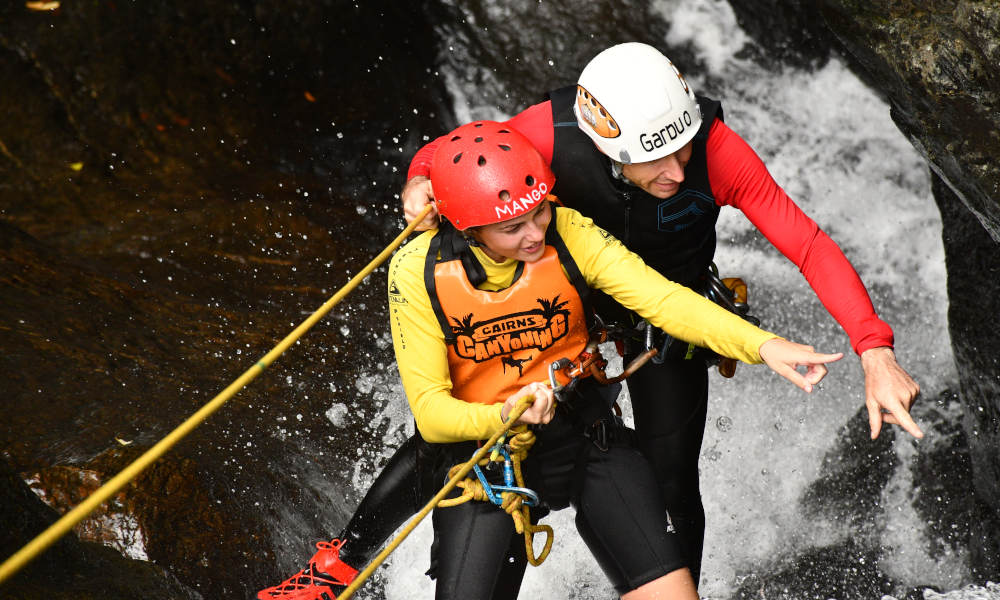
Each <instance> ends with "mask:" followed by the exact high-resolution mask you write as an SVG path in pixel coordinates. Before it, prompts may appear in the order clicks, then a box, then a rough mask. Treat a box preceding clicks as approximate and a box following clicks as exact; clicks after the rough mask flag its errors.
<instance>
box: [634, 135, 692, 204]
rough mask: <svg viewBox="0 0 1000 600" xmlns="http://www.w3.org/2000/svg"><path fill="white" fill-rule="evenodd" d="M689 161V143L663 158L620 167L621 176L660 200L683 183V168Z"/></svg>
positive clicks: (672, 193)
mask: <svg viewBox="0 0 1000 600" xmlns="http://www.w3.org/2000/svg"><path fill="white" fill-rule="evenodd" d="M690 160H691V142H688V143H687V144H685V145H684V147H683V148H681V149H680V150H678V151H677V152H674V153H673V154H668V155H666V156H664V157H663V158H658V159H656V160H651V161H649V162H643V163H633V164H630V165H622V174H624V175H625V177H627V178H628V180H629V181H631V182H632V183H634V184H635V185H637V186H639V187H641V188H642V189H643V190H645V191H646V193H648V194H650V195H651V196H655V197H656V198H659V199H661V200H663V199H665V198H669V197H671V196H673V195H674V194H676V193H677V190H679V189H680V187H681V183H682V182H683V181H684V167H686V166H687V164H688V161H690Z"/></svg>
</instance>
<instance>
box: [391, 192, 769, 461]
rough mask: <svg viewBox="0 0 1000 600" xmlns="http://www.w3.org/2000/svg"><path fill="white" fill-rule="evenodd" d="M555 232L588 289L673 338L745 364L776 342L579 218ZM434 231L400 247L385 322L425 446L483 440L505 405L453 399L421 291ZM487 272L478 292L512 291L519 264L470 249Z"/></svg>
mask: <svg viewBox="0 0 1000 600" xmlns="http://www.w3.org/2000/svg"><path fill="white" fill-rule="evenodd" d="M549 227H556V228H557V230H558V233H559V235H560V236H562V238H563V240H564V242H565V243H566V247H567V248H568V249H569V251H570V254H571V255H572V256H573V259H574V260H575V261H576V263H577V266H578V267H579V268H580V272H581V273H582V274H583V278H584V280H585V281H586V283H587V285H588V286H590V287H591V288H595V289H599V290H602V291H604V292H605V293H607V294H608V295H610V296H611V297H613V298H614V299H615V300H617V301H618V302H619V303H621V304H622V305H623V306H625V307H626V308H629V309H631V310H634V311H635V312H637V313H638V314H639V315H641V316H643V317H644V318H645V319H647V320H648V321H649V322H650V323H652V324H653V325H655V326H657V327H659V328H660V329H662V330H664V331H666V332H667V333H669V334H670V335H672V336H673V337H675V338H678V339H681V340H684V341H686V342H692V343H694V344H696V345H699V346H703V347H706V348H710V349H712V350H714V351H715V352H717V353H719V354H720V355H723V356H729V357H731V358H735V359H738V360H741V361H743V362H747V363H759V362H761V358H760V354H759V353H758V349H759V348H760V346H761V344H763V343H764V342H766V341H767V340H769V339H772V338H775V337H777V336H776V335H774V334H772V333H769V332H766V331H764V330H762V329H759V328H757V327H755V326H753V325H751V324H750V323H748V322H746V321H744V320H743V319H741V318H740V317H738V316H737V315H734V314H732V313H730V312H729V311H727V310H725V309H723V308H721V307H719V306H717V305H716V304H714V303H713V302H711V301H709V300H707V299H705V298H704V297H702V296H701V295H699V294H697V293H695V292H694V291H692V290H690V289H688V288H686V287H684V286H682V285H679V284H677V283H674V282H672V281H669V280H667V279H666V278H664V277H663V276H662V275H660V274H659V273H657V272H656V271H654V270H653V269H651V268H649V267H647V266H646V264H645V263H644V262H643V261H642V259H641V258H639V257H638V256H637V255H636V254H633V253H632V252H630V251H629V250H628V249H627V248H626V247H625V246H624V245H623V244H622V243H621V242H620V241H618V240H617V239H616V238H614V237H613V236H611V235H610V234H608V233H607V232H606V231H604V230H603V229H601V228H599V227H598V226H597V225H595V224H594V222H593V221H592V220H591V219H590V218H587V217H584V216H583V215H581V214H580V213H579V212H577V211H575V210H572V209H567V208H559V209H558V210H556V211H555V217H554V218H553V221H552V223H550V224H549ZM436 233H437V231H436V230H432V231H426V232H424V233H423V234H421V235H420V236H418V237H417V238H415V239H413V240H411V241H410V242H409V243H407V244H406V245H405V246H403V247H402V248H401V249H400V250H399V251H398V252H397V253H396V254H395V256H393V258H392V261H391V262H390V265H389V278H388V281H389V318H390V322H391V328H392V341H393V347H394V349H395V352H396V362H397V364H398V368H399V374H400V377H401V379H402V382H403V389H404V391H405V392H406V398H407V400H408V401H409V403H410V410H412V411H413V416H414V418H415V419H416V423H417V428H418V429H419V431H420V434H421V435H422V436H423V437H424V439H425V440H427V441H429V442H435V443H446V442H458V441H463V440H479V439H486V438H488V437H489V436H490V435H492V434H493V432H495V431H496V430H497V429H498V428H499V427H500V425H501V419H500V409H501V407H502V406H503V405H502V403H497V404H492V405H488V404H481V403H475V402H465V401H463V400H462V399H461V398H456V397H454V396H452V394H451V391H452V384H451V377H450V374H449V369H448V352H447V347H446V346H445V341H444V334H443V332H442V331H441V326H440V325H439V323H438V320H437V318H436V317H435V315H434V310H433V308H432V307H431V303H430V298H429V297H428V292H427V289H426V287H425V286H424V260H425V257H426V256H427V252H428V246H429V244H430V240H431V239H432V238H433V236H434V235H436ZM472 251H473V252H474V253H475V255H476V257H477V258H478V259H479V262H480V263H482V265H483V268H484V269H485V271H486V275H487V281H486V282H485V283H484V284H482V285H480V286H479V287H480V289H483V290H494V291H495V290H501V289H505V288H506V287H508V286H510V285H511V282H512V280H513V278H514V273H515V270H516V267H517V261H516V260H512V259H510V260H507V261H505V262H502V263H497V262H495V261H493V260H492V259H490V258H489V257H487V256H486V255H485V254H484V253H483V252H482V251H481V250H480V249H479V248H475V247H474V248H472Z"/></svg>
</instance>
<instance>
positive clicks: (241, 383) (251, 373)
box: [0, 204, 523, 583]
mask: <svg viewBox="0 0 1000 600" xmlns="http://www.w3.org/2000/svg"><path fill="white" fill-rule="evenodd" d="M432 207H433V205H430V204H428V205H427V206H426V207H424V210H423V211H422V212H421V213H420V214H419V215H417V217H416V218H415V219H413V221H412V222H411V223H410V224H409V225H408V226H407V227H406V229H404V230H403V231H402V233H400V234H399V235H398V236H396V239H394V240H393V241H392V243H391V244H389V245H388V246H386V248H385V250H383V251H382V252H381V253H380V254H379V255H378V256H376V257H375V259H374V260H372V261H371V262H370V263H368V265H367V266H366V267H365V268H364V269H362V270H361V271H359V272H358V274H357V275H355V276H354V277H353V278H352V279H351V280H350V281H349V282H347V285H345V286H344V287H342V288H341V289H340V291H338V292H337V293H336V294H334V295H333V296H332V297H331V298H330V299H329V300H327V301H326V302H325V303H324V304H323V306H321V307H319V309H317V310H316V312H314V313H313V314H312V315H311V316H310V317H309V318H308V319H306V320H305V321H303V322H302V324H301V325H299V326H298V327H296V328H295V329H294V330H293V331H292V332H291V333H289V334H288V335H287V336H286V337H285V339H283V340H281V342H279V343H278V345H277V346H275V347H274V348H273V349H272V350H271V351H270V352H268V353H267V354H265V355H264V357H263V358H261V359H260V360H259V361H257V363H256V364H255V365H254V366H252V367H250V368H249V369H247V370H246V371H245V372H244V373H243V374H242V375H240V376H239V378H237V379H236V381H234V382H233V383H231V384H229V386H228V387H227V388H226V389H224V390H222V392H221V393H220V394H219V395H217V396H216V397H215V398H212V399H211V400H210V401H209V402H208V403H207V404H205V405H204V406H202V407H201V409H199V410H198V412H196V413H194V414H193V415H191V416H190V417H188V419H187V420H186V421H184V422H183V423H181V424H180V425H179V426H178V427H177V428H176V429H174V430H173V431H171V432H170V433H169V434H167V436H166V437H164V438H163V439H162V440H160V441H159V442H157V444H156V445H154V446H153V447H152V448H150V449H149V450H147V451H146V452H145V453H144V454H143V455H142V456H140V457H139V458H137V459H135V461H134V462H132V464H130V465H129V466H127V467H125V468H124V469H123V470H122V471H121V472H120V473H118V474H117V475H115V476H114V477H113V478H112V479H111V480H110V481H108V482H107V483H105V484H104V485H102V486H101V487H100V488H98V489H97V490H96V491H94V493H93V494H91V495H90V496H88V497H87V499H86V500H84V501H83V502H81V503H80V504H79V505H77V506H76V507H75V508H74V509H73V510H71V511H69V512H68V513H66V514H65V515H63V516H62V518H60V519H59V520H58V521H56V522H55V523H53V524H52V525H50V526H49V528H48V529H46V530H45V531H43V532H42V533H40V534H39V535H38V536H36V537H35V539H33V540H31V541H30V542H29V543H28V544H27V545H25V546H24V547H23V548H21V549H20V550H18V551H17V552H15V553H14V554H13V555H12V556H11V557H10V558H8V559H7V560H5V561H4V562H3V564H0V583H3V582H4V581H5V580H7V579H8V578H9V577H11V576H13V575H14V574H15V573H17V572H18V571H19V570H20V569H21V568H23V567H24V565H26V564H27V563H28V562H30V561H31V560H32V559H34V558H35V557H36V556H38V555H39V554H41V553H42V552H44V551H45V549H46V548H48V547H49V546H51V545H52V544H53V543H55V542H56V541H57V540H58V539H59V538H61V537H62V536H64V535H66V533H68V532H69V531H70V530H71V529H72V528H73V526H74V525H76V524H77V523H79V522H80V521H82V520H83V519H84V518H85V517H86V516H87V515H89V514H90V513H91V512H93V511H94V510H95V509H97V507H99V506H100V505H101V504H103V503H104V502H105V501H107V500H108V499H109V498H111V497H112V496H114V495H115V493H117V492H118V490H120V489H121V488H123V487H125V485H126V484H127V483H128V482H129V481H131V480H132V479H134V478H135V477H137V476H138V475H139V473H141V472H142V471H143V470H144V469H145V468H146V467H148V466H149V465H151V464H152V463H154V462H155V461H156V460H157V459H158V458H160V457H161V456H163V455H164V454H165V453H166V452H167V450H169V449H170V448H171V447H173V445H174V444H176V443H177V442H179V441H180V440H181V439H183V438H184V436H186V435H187V434H189V433H190V432H191V431H192V430H194V428H195V427H197V426H198V425H200V424H201V422H202V421H204V420H205V419H207V418H208V417H209V416H211V414H212V413H214V412H215V411H216V410H218V409H219V408H221V407H222V405H223V404H225V403H226V401H227V400H229V399H230V398H232V397H233V396H234V395H236V393H237V392H239V391H240V390H241V389H243V388H244V387H246V385H247V384H248V383H250V382H251V381H253V379H254V378H256V377H257V376H258V375H260V374H261V373H262V372H263V371H264V369H266V368H267V367H268V366H270V365H271V363H272V362H274V361H275V360H276V359H277V358H278V356H279V355H281V353H283V352H284V351H285V350H287V349H288V348H289V347H290V346H291V345H292V344H294V343H295V342H296V341H298V339H299V338H300V337H302V335H303V334H305V332H306V331H308V330H309V329H310V328H311V327H312V326H313V325H315V324H316V323H317V322H318V321H319V320H320V319H322V318H323V317H324V316H325V315H326V314H327V313H328V312H330V310H331V309H332V308H333V307H334V306H336V305H337V304H338V303H339V302H340V301H341V300H343V299H344V297H345V296H347V294H348V293H350V292H351V291H352V290H354V288H356V287H358V285H360V284H361V282H362V281H363V280H364V279H365V277H367V276H368V275H369V274H371V272H372V271H374V270H375V269H376V268H378V266H379V265H381V264H382V263H383V262H385V261H386V259H388V258H389V257H390V256H392V253H393V251H394V250H395V249H396V248H398V247H399V246H400V245H401V244H402V243H403V242H404V241H405V240H406V238H407V236H409V235H410V234H411V233H413V231H414V230H415V229H416V227H417V225H418V224H419V223H420V222H421V221H423V219H424V217H426V216H427V214H428V213H429V212H430V210H431V208H432ZM522 412H523V411H522ZM470 468H471V467H470Z"/></svg>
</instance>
